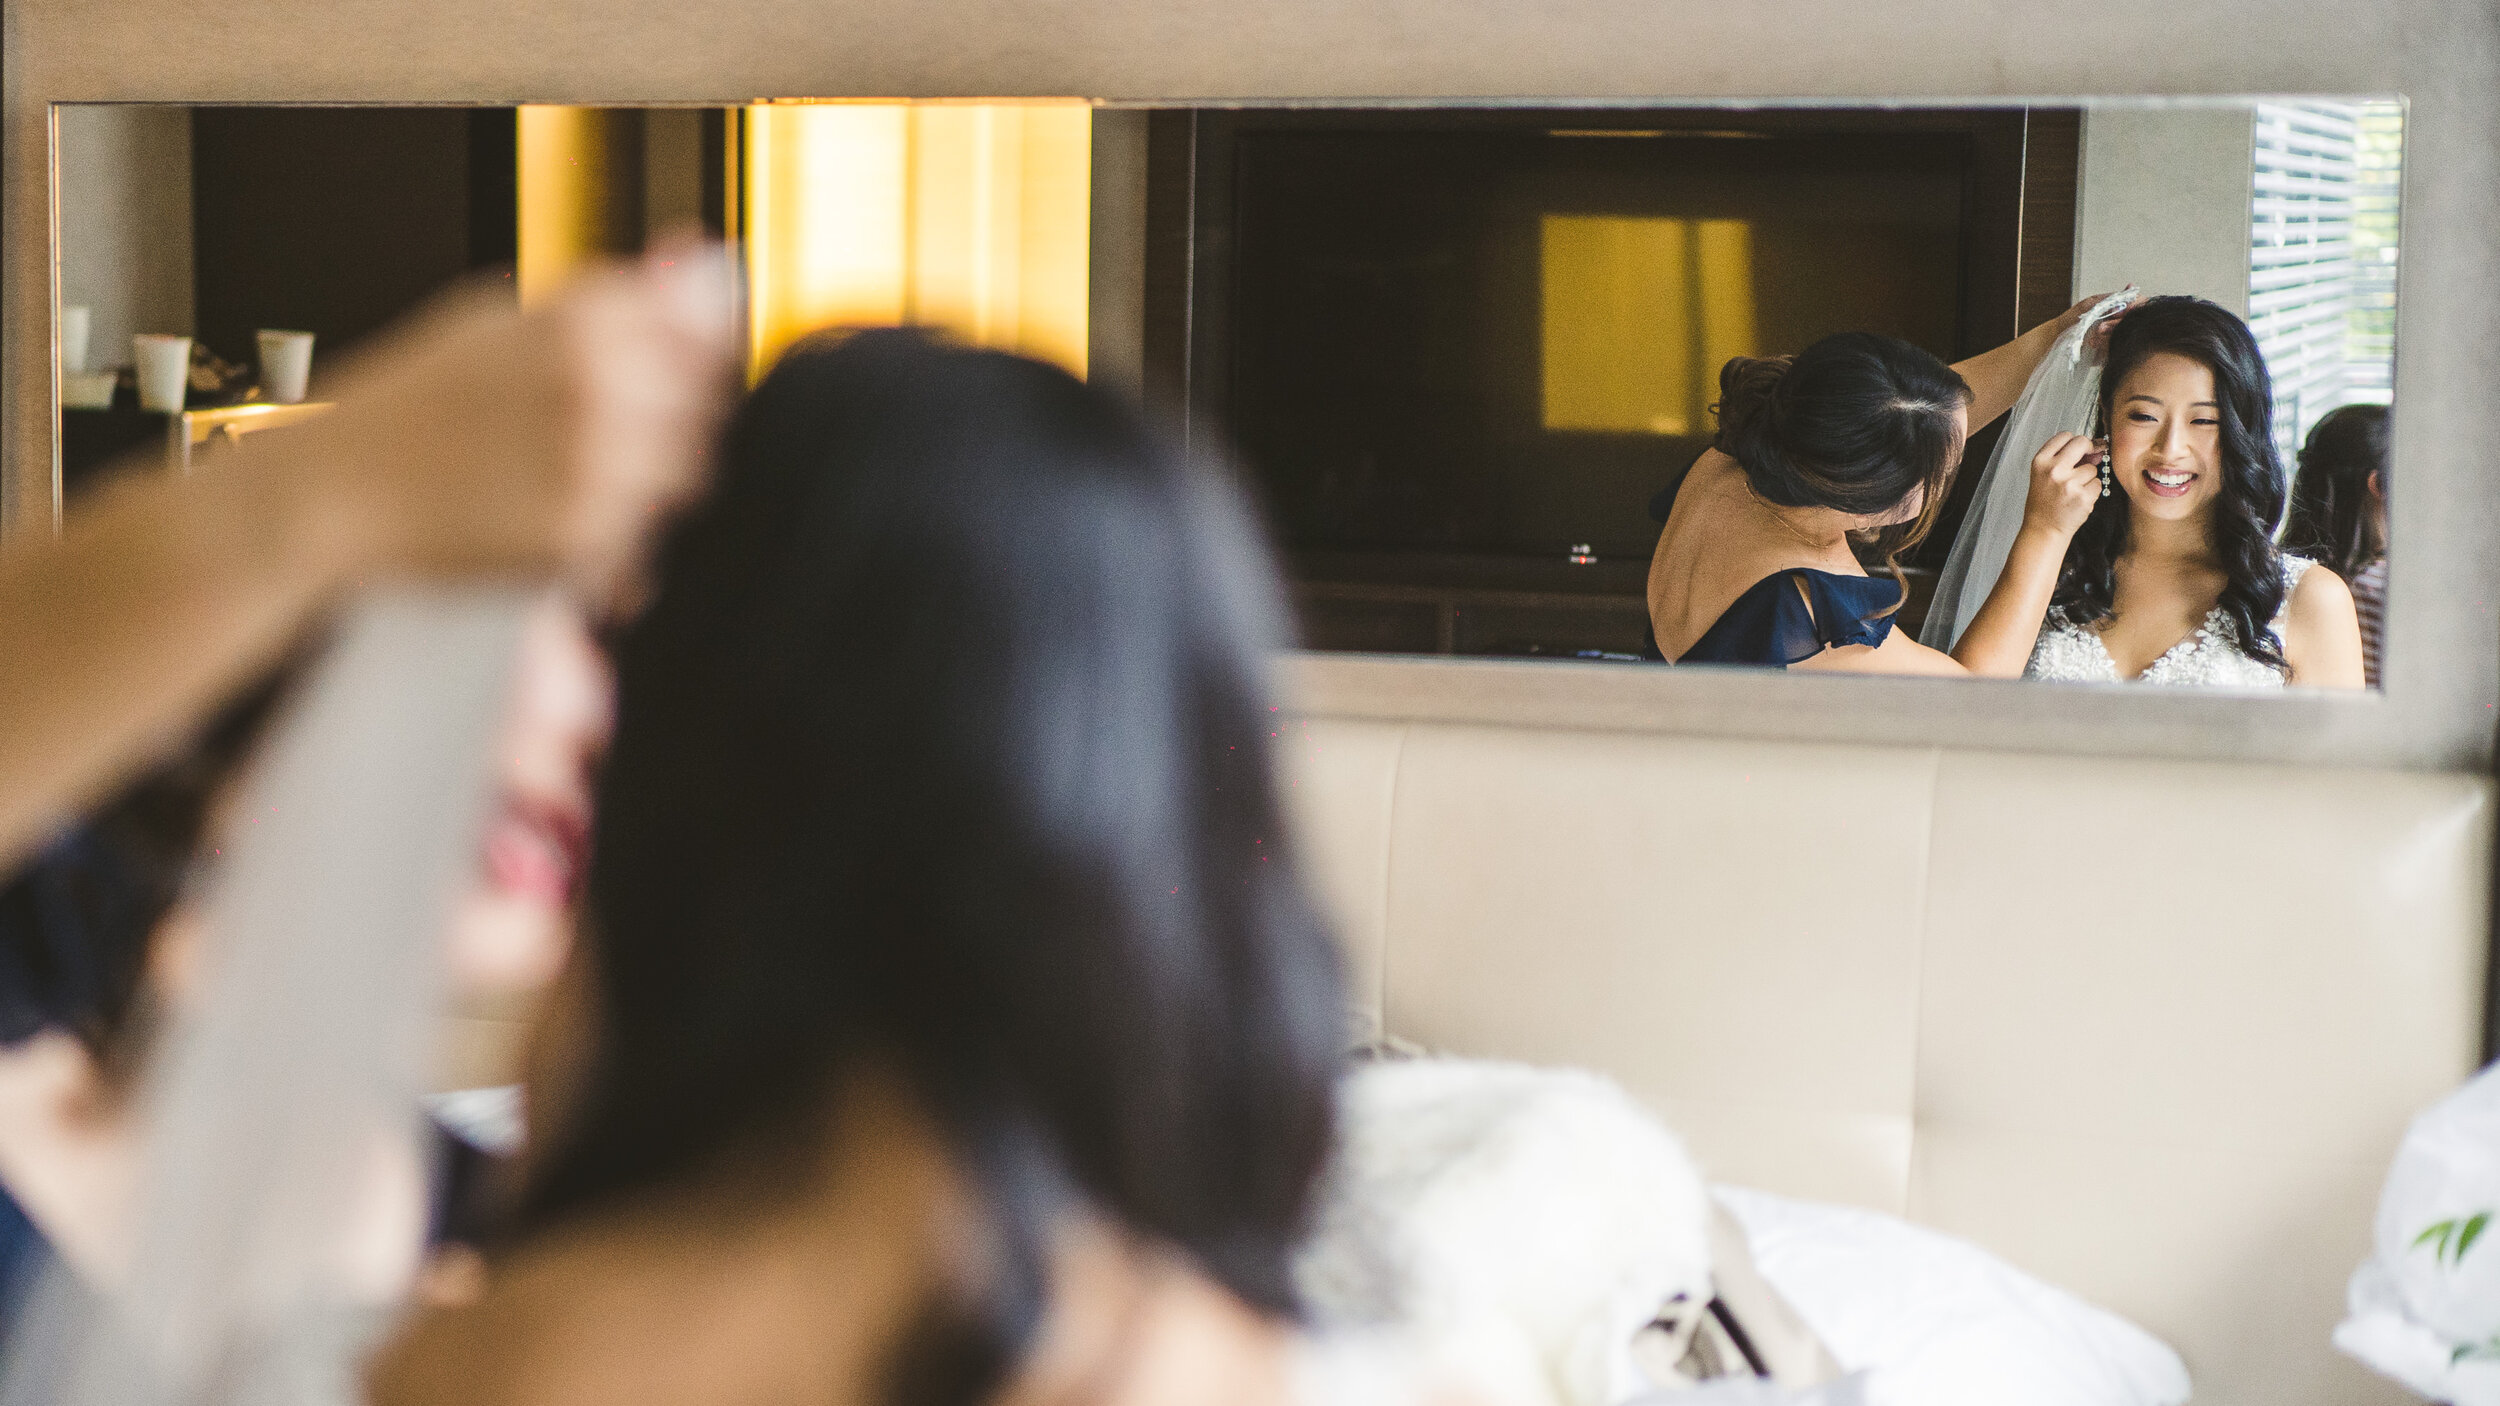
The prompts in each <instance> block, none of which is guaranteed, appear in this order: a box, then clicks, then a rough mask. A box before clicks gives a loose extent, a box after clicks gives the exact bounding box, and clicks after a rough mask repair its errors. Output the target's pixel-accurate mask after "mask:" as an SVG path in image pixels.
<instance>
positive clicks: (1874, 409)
mask: <svg viewBox="0 0 2500 1406" xmlns="http://www.w3.org/2000/svg"><path fill="white" fill-rule="evenodd" d="M1969 404H1970V385H1969V383H1968V382H1965V381H1964V380H1963V379H1962V377H1961V373H1960V372H1957V371H1955V370H1954V369H1953V368H1952V367H1950V366H1947V365H1945V364H1944V363H1943V362H1941V361H1938V360H1937V359H1936V358H1935V357H1934V356H1933V355H1932V354H1930V353H1928V352H1926V351H1923V350H1921V349H1920V348H1918V347H1915V346H1912V345H1911V344H1910V343H1908V342H1905V341H1902V340H1901V339H1900V338H1898V337H1887V336H1884V335H1883V334H1881V333H1877V332H1842V333H1840V334H1838V335H1837V336H1831V337H1825V338H1824V339H1823V340H1821V341H1819V342H1816V343H1815V344H1814V345H1812V346H1810V347H1807V348H1806V349H1805V350H1804V351H1802V352H1799V353H1797V354H1796V355H1795V356H1775V357H1752V356H1740V357H1737V358H1735V359H1734V360H1732V361H1730V362H1728V364H1727V365H1726V366H1724V367H1721V368H1720V370H1719V403H1718V404H1717V405H1715V406H1713V407H1711V408H1712V410H1713V411H1715V412H1716V413H1717V415H1718V417H1719V433H1718V439H1717V441H1716V443H1717V445H1718V449H1719V452H1720V453H1722V454H1725V455H1727V456H1728V457H1729V458H1731V459H1734V460H1735V461H1736V463H1737V466H1738V467H1740V468H1742V469H1743V470H1744V471H1745V480H1746V482H1748V483H1750V484H1752V485H1753V491H1754V493H1755V494H1756V495H1757V496H1759V497H1760V498H1761V499H1762V500H1763V501H1764V502H1766V503H1774V504H1777V505H1779V506H1780V507H1783V508H1830V509H1833V510H1834V511H1837V512H1843V513H1851V514H1856V515H1861V516H1874V515H1877V514H1881V513H1890V512H1893V511H1895V510H1897V509H1899V508H1900V507H1901V505H1902V504H1904V503H1906V502H1908V501H1909V499H1910V495H1911V494H1912V493H1913V492H1917V491H1919V490H1922V489H1923V490H1925V493H1924V496H1923V497H1922V499H1921V501H1920V503H1919V507H1918V512H1917V514H1916V516H1914V517H1912V518H1911V519H1910V520H1909V522H1908V523H1907V524H1906V525H1904V526H1901V527H1898V528H1896V529H1894V530H1893V533H1894V535H1893V536H1892V537H1891V539H1890V540H1889V541H1888V542H1887V543H1886V548H1887V555H1888V556H1898V555H1899V554H1900V553H1901V552H1903V551H1906V550H1908V549H1909V548H1910V547H1913V546H1915V545H1917V543H1918V542H1919V540H1920V539H1921V538H1923V537H1925V536H1926V535H1927V533H1928V530H1929V529H1930V528H1932V527H1934V526H1935V525H1936V514H1937V513H1938V512H1939V511H1941V510H1942V509H1943V507H1944V498H1945V489H1946V486H1947V485H1948V484H1949V483H1950V481H1951V480H1952V478H1953V470H1954V469H1955V467H1956V466H1958V465H1959V464H1960V463H1961V462H1962V438H1963V436H1962V426H1961V423H1960V412H1961V411H1962V409H1963V408H1964V407H1966V406H1968V405H1969Z"/></svg>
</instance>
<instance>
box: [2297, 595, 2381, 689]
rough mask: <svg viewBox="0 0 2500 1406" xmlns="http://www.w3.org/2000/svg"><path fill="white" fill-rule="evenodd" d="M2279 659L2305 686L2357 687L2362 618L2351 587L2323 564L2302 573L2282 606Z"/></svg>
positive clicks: (2360, 682)
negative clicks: (2281, 647) (2355, 605)
mask: <svg viewBox="0 0 2500 1406" xmlns="http://www.w3.org/2000/svg"><path fill="white" fill-rule="evenodd" d="M2283 658H2284V660H2285V661H2286V662H2288V663H2289V664H2290V665H2291V666H2292V675H2291V679H2290V682H2292V683H2295V684H2298V685H2300V686H2301V687H2303V688H2360V687H2362V686H2363V685H2364V676H2363V674H2362V672H2361V617H2360V614H2359V612H2357V611H2355V610H2354V609H2353V604H2352V589H2351V588H2350V587H2348V586H2346V585H2345V584H2344V578H2343V577H2341V576H2338V575H2336V574H2335V573H2334V572H2332V571H2329V570H2327V569H2326V568H2325V567H2323V566H2313V567H2311V568H2309V569H2308V570H2307V571H2305V572H2302V573H2301V577H2300V584H2299V585H2297V586H2294V587H2293V588H2292V596H2291V599H2290V600H2289V601H2286V602H2285V603H2284V607H2283Z"/></svg>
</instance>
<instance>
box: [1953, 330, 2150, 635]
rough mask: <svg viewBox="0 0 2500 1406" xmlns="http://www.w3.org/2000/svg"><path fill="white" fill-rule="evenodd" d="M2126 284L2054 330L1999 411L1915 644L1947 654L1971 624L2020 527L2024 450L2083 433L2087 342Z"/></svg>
mask: <svg viewBox="0 0 2500 1406" xmlns="http://www.w3.org/2000/svg"><path fill="white" fill-rule="evenodd" d="M2135 295H2136V293H2135V287H2134V285H2132V284H2130V285H2129V286H2127V287H2125V288H2123V289H2120V290H2119V291H2118V292H2115V293H2112V294H2110V295H2109V296H2108V297H2106V298H2103V299H2101V300H2100V301H2099V302H2097V303H2095V304H2093V305H2092V310H2091V311H2090V312H2088V313H2085V314H2084V315H2083V317H2082V319H2081V320H2079V321H2077V322H2076V323H2075V325H2074V326H2072V327H2069V328H2067V329H2066V330H2065V331H2064V332H2063V333H2061V334H2060V335H2059V336H2058V339H2057V342H2056V344H2055V345H2053V346H2051V347H2050V348H2049V354H2048V355H2047V356H2046V357H2044V358H2042V359H2041V362H2040V365H2039V366H2038V367H2037V368H2036V369H2034V370H2033V371H2032V373H2031V382H2030V384H2028V385H2026V386H2024V387H2023V398H2022V399H2021V400H2018V401H2016V402H2014V409H2013V411H2012V412H2011V413H2009V414H2008V415H2007V416H2006V420H2005V433H2004V434H2002V435H2000V436H1998V438H1997V447H1996V450H1995V452H1993V453H1991V454H1990V455H1989V456H1988V466H1987V467H1986V468H1985V469H1983V470H1981V471H1980V474H1979V483H1978V485H1977V486H1976V487H1974V488H1973V489H1972V490H1971V496H1970V510H1969V512H1968V513H1967V514H1965V515H1964V517H1963V518H1962V530H1961V531H1960V532H1957V533H1955V534H1954V537H1953V549H1952V550H1951V551H1950V552H1949V553H1947V554H1946V556H1945V561H1944V570H1942V571H1941V572H1939V573H1937V576H1936V595H1935V599H1934V600H1933V601H1932V602H1930V603H1929V605H1928V607H1927V623H1926V625H1925V626H1924V627H1922V628H1921V629H1920V630H1919V632H1918V642H1919V643H1921V644H1923V645H1926V646H1928V647H1929V648H1931V649H1941V650H1944V651H1945V652H1947V653H1951V652H1952V649H1953V646H1954V645H1955V644H1956V643H1957V642H1958V641H1960V639H1961V638H1962V632H1963V631H1964V630H1966V629H1969V628H1970V622H1971V618H1972V617H1973V616H1975V615H1977V614H1978V613H1979V607H1980V606H1981V605H1983V604H1985V603H1986V602H1987V599H1988V593H1989V592H1990V591H1992V590H1995V589H1996V584H1997V577H1998V576H2000V575H2002V574H2003V573H2004V571H2005V558H2006V556H2007V555H2008V554H2009V553H2011V552H2012V551H2013V549H2014V534H2015V533H2016V532H2018V531H2020V530H2021V528H2022V525H2023V501H2024V499H2025V498H2027V497H2029V496H2030V493H2031V456H2033V455H2034V454H2037V453H2039V452H2040V446H2042V445H2044V444H2046V443H2048V442H2049V441H2050V440H2051V439H2052V438H2054V437H2055V436H2057V435H2058V434H2060V433H2073V434H2089V433H2091V431H2092V415H2093V410H2094V408H2095V407H2096V405H2097V403H2098V401H2099V400H2100V394H2101V362H2102V354H2101V352H2100V351H2099V350H2098V349H2096V348H2094V347H2093V346H2092V345H2091V342H2090V337H2091V334H2092V329H2093V328H2095V327H2097V326H2099V325H2100V324H2101V323H2102V322H2104V321H2106V320H2107V319H2108V318H2109V317H2110V316H2111V315H2112V314H2114V313H2116V312H2118V311H2120V310H2121V309H2123V308H2125V307H2126V306H2127V305H2128V304H2130V303H2132V302H2134V301H2135Z"/></svg>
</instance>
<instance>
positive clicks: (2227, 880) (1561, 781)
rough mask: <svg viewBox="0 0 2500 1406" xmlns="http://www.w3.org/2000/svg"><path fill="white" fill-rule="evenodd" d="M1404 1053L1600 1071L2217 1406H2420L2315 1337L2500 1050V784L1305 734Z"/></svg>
mask: <svg viewBox="0 0 2500 1406" xmlns="http://www.w3.org/2000/svg"><path fill="white" fill-rule="evenodd" d="M1285 737H1286V741H1287V749H1286V753H1285V755H1286V767H1287V773H1286V775H1287V783H1288V785H1289V787H1290V794H1291V797H1292V799H1293V803H1294V805H1295V806H1296V808H1297V809H1298V811H1299V814H1300V817H1301V823H1302V828H1303V834H1302V836H1301V840H1302V843H1303V845H1304V846H1305V858H1306V861H1307V862H1308V864H1309V866H1310V868H1311V869H1312V871H1313V873H1314V874H1315V875H1316V877H1317V879H1318V881H1319V883H1320V885H1321V887H1322V888H1323V889H1324V891H1325V893H1326V895H1327V896H1328V899H1329V901H1330V902H1331V904H1332V905H1333V907H1334V909H1335V911H1336V914H1337V916H1338V919H1339V922H1340V925H1341V927H1342V929H1343V933H1344V937H1345V941H1346V945H1347V949H1348V951H1349V953H1350V960H1351V964H1352V969H1353V972H1354V978H1355V982H1356V986H1357V990H1358V992H1359V993H1360V994H1361V998H1362V999H1363V1000H1364V1001H1365V1002H1366V1003H1367V1004H1368V1006H1369V1008H1370V1010H1371V1012H1372V1013H1373V1016H1374V1018H1375V1019H1376V1020H1377V1021H1378V1022H1379V1025H1380V1027H1381V1028H1382V1029H1383V1030H1384V1031H1385V1032H1386V1033H1389V1034H1393V1035H1398V1036H1403V1037H1406V1038H1408V1039H1412V1040H1415V1041H1418V1042H1421V1043H1422V1044H1424V1045H1426V1046H1429V1047H1432V1048H1434V1049H1439V1050H1447V1051H1452V1052H1462V1053H1472V1054H1485V1055H1497V1056H1505V1057H1511V1058H1518V1059H1525V1060H1532V1061H1539V1062H1546V1063H1553V1064H1566V1065H1576V1066H1582V1067H1587V1068H1593V1069H1598V1070H1602V1071H1604V1072H1606V1073H1608V1074H1611V1075H1613V1076H1614V1077H1616V1078H1618V1079H1620V1080H1621V1081H1623V1082H1624V1083H1625V1084H1626V1085H1628V1086H1629V1087H1630V1088H1631V1089H1632V1090H1633V1091H1634V1092H1635V1093H1637V1094H1638V1095H1640V1096H1641V1097H1642V1098H1644V1099H1646V1100H1647V1101H1648V1102H1649V1103H1650V1104H1651V1105H1652V1106H1654V1107H1655V1108H1656V1109H1657V1110H1658V1111H1659V1112H1660V1113H1661V1114H1663V1115H1664V1116H1665V1117H1666V1118H1667V1120H1668V1121H1669V1122H1670V1123H1671V1124H1672V1125H1673V1126H1674V1127H1675V1128H1676V1129H1677V1130H1678V1131H1679V1132H1681V1133H1682V1134H1683V1136H1684V1137H1685V1139H1686V1140H1687V1142H1688V1143H1689V1144H1690V1145H1691V1147H1692V1148H1693V1150H1694V1151H1695V1153H1696V1154H1697V1155H1698V1156H1699V1157H1700V1158H1701V1159H1702V1160H1703V1162H1704V1163H1705V1164H1706V1165H1707V1166H1708V1167H1709V1168H1710V1170H1711V1172H1712V1174H1713V1175H1714V1176H1715V1177H1716V1178H1718V1179H1721V1180H1725V1181H1730V1182H1736V1183H1741V1184H1746V1185H1752V1186H1759V1187H1766V1188H1769V1189H1772V1190H1776V1191H1781V1192H1785V1193H1789V1194H1793V1195H1798V1196H1807V1197H1816V1198H1823V1199H1828V1200H1834V1201H1846V1202H1851V1203H1855V1204H1859V1205H1864V1206H1871V1207H1875V1208H1878V1209H1882V1210H1885V1211H1890V1212H1894V1213H1897V1214H1902V1215H1906V1216H1908V1217H1910V1218H1912V1219H1914V1220H1918V1221H1921V1222H1924V1223H1926V1224H1929V1225H1933V1226H1936V1227H1939V1228H1942V1229H1944V1230H1947V1231H1951V1232H1953V1233H1956V1234H1959V1235H1963V1236H1966V1237H1968V1238H1970V1239H1972V1240H1974V1241H1977V1242H1978V1243H1979V1244H1981V1245H1984V1246H1986V1247H1987V1248H1988V1249H1990V1250H1992V1251H1994V1252H1996V1253H1997V1254H1999V1255H2002V1256H2004V1257H2005V1258H2007V1259H2009V1260H2011V1261H2012V1262H2014V1263H2015V1264H2017V1265H2020V1266H2021V1267H2023V1268H2024V1269H2027V1270H2029V1271H2031V1272H2033V1273H2035V1274H2038V1275H2040V1276H2042V1277H2044V1278H2046V1279H2048V1280H2050V1281H2052V1282H2055V1283H2058V1284H2061V1285H2064V1286H2066V1287H2068V1288H2070V1289H2072V1290H2074V1291H2076V1292H2077V1293H2080V1294H2082V1295H2084V1296H2085V1297H2087V1298H2089V1299H2092V1300H2094V1301H2095V1302H2098V1303H2100V1304H2103V1305H2104V1306H2107V1307H2109V1308H2112V1309H2114V1310H2116V1311H2118V1312H2121V1313H2123V1314H2126V1315H2127V1316H2128V1317H2130V1318H2132V1319H2134V1320H2135V1321H2137V1322H2139V1323H2142V1324H2143V1325H2145V1326H2146V1327H2147V1328H2150V1329H2151V1330H2153V1331H2154V1332H2156V1333H2159V1334H2160V1335H2161V1336H2162V1337H2164V1338H2165V1339H2166V1340H2168V1341H2169V1342H2170V1343H2171V1344H2173V1345H2174V1346H2176V1347H2177V1348H2178V1349H2179V1351H2180V1352H2181V1353H2182V1355H2184V1356H2185V1357H2186V1359H2187V1361H2188V1365H2189V1368H2190V1370H2191V1371H2192V1372H2193V1373H2194V1374H2195V1377H2196V1381H2197V1388H2198V1390H2197V1399H2198V1400H2199V1401H2200V1402H2217V1403H2261V1402H2262V1403H2269V1406H2291V1404H2292V1403H2312V1402H2314V1403H2320V1406H2323V1403H2328V1402H2335V1403H2350V1402H2359V1401H2402V1400H2406V1399H2407V1398H2406V1397H2405V1396H2404V1395H2403V1394H2402V1393H2401V1392H2399V1391H2397V1390H2396V1389H2394V1388H2392V1387H2390V1386H2387V1385H2386V1384H2384V1383H2380V1382H2378V1381H2377V1380H2376V1379H2375V1378H2373V1377H2371V1376H2369V1375H2368V1374H2367V1373H2365V1372H2364V1371H2362V1369H2360V1368H2359V1367H2357V1366H2355V1365H2353V1364H2352V1363H2350V1362H2348V1361H2346V1360H2344V1359H2343V1358H2341V1357H2340V1356H2339V1355H2338V1354H2336V1353H2335V1352H2334V1351H2333V1349H2332V1348H2331V1347H2330V1346H2329V1344H2328V1341H2327V1337H2328V1333H2329V1332H2330V1330H2331V1329H2332V1327H2333V1325H2334V1323H2335V1322H2336V1320H2337V1319H2338V1317H2339V1316H2340V1314H2341V1307H2342V1301H2343V1285H2344V1280H2345V1277H2346V1275H2348V1274H2349V1273H2350V1271H2351V1269H2352V1267H2353V1266H2354V1265H2355V1264H2356V1263H2357V1262H2358V1261H2359V1259H2360V1257H2361V1256H2362V1254H2363V1253H2364V1251H2365V1249H2366V1247H2367V1244H2368V1238H2369V1226H2370V1219H2371V1214H2372V1211H2373V1208H2374V1206H2375V1203H2376V1197H2377V1192H2378V1186H2379V1181H2380V1178H2381V1176H2382V1175H2383V1174H2384V1171H2385V1168H2386V1164H2387V1158H2388V1155H2389V1153H2390V1152H2391V1151H2392V1150H2393V1148H2394V1146H2395V1143H2396V1141H2397V1138H2398V1137H2399V1135H2400V1134H2401V1132H2402V1130H2403V1127H2404V1125H2405V1123H2406V1121H2407V1120H2408V1119H2409V1118H2410V1116H2411V1115H2412V1114H2413V1113H2414V1111H2416V1110H2417V1109H2418V1108H2419V1107H2420V1106H2422V1105H2423V1104H2424V1103H2426V1102H2428V1101H2429V1100H2430V1099H2432V1098H2434V1097H2435V1096H2437V1095H2438V1094H2439V1093H2441V1092H2442V1091H2444V1090H2445V1089H2447V1088H2448V1087H2450V1086H2451V1085H2453V1084H2454V1083H2456V1082H2457V1081H2458V1080H2460V1079H2462V1078H2463V1077H2464V1076H2465V1075H2466V1074H2467V1073H2468V1072H2470V1070H2471V1069H2472V1068H2473V1067H2474V1065H2475V1063H2476V1058H2477V1052H2478V1049H2479V1044H2480V1029H2481V1025H2480V1022H2481V999H2480V992H2481V990H2482V975H2483V962H2484V955H2483V954H2484V943H2485V907H2484V902H2485V900H2484V893H2485V887H2484V885H2485V879H2486V874H2485V870H2486V867H2487V859H2486V856H2487V854H2488V852H2489V836H2488V827H2489V825H2490V817H2489V788H2488V786H2487V785H2486V784H2485V783H2484V782H2482V781H2481V780H2479V779H2477V778H2473V777H2462V776H2442V775H2426V774H2409V773H2394V772H2367V771H2337V770H2295V769H2286V768H2270V767H2252V766H2226V765H2196V764H2181V763H2177V762H2162V763H2143V762H2130V761H2112V760H2087V759H2073V758H2050V757H2040V756H2029V755H2010V754H1988V753H1977V752H1950V751H1946V752H1940V751H1935V750H1924V749H1889V748H1878V747H1866V746H1847V745H1830V746H1825V745H1810V744H1799V743H1771V742H1763V743H1749V742H1738V741H1728V740H1696V739H1690V738H1682V737H1677V736H1672V735H1660V734H1637V733H1628V732H1595V731H1567V730H1560V729H1526V728H1499V727H1480V726H1460V725H1450V724H1430V723H1399V722H1383V721H1369V720H1351V719H1342V718H1329V717H1306V718H1303V719H1300V720H1298V721H1296V722H1295V723H1293V724H1292V725H1291V726H1290V727H1289V729H1288V730H1287V732H1286V734H1285Z"/></svg>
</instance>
